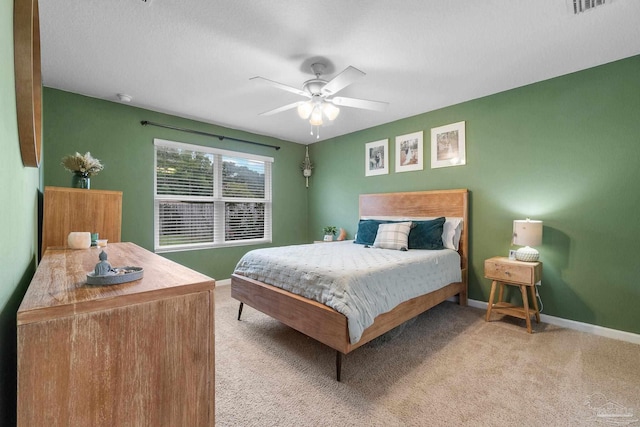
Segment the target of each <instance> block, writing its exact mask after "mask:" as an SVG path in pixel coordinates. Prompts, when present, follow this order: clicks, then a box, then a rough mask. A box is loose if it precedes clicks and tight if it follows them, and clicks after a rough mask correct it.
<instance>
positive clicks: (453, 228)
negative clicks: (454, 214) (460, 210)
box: [442, 218, 462, 251]
mask: <svg viewBox="0 0 640 427" xmlns="http://www.w3.org/2000/svg"><path fill="white" fill-rule="evenodd" d="M461 234H462V218H447V219H446V221H445V222H444V226H443V227H442V245H443V246H444V247H445V248H447V249H453V250H454V251H457V250H458V245H459V244H460V235H461Z"/></svg>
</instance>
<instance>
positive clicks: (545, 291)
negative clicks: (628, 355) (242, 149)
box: [309, 56, 640, 333]
mask: <svg viewBox="0 0 640 427" xmlns="http://www.w3.org/2000/svg"><path fill="white" fill-rule="evenodd" d="M424 96H428V94H424ZM463 120H464V121H466V147H467V150H466V155H467V164H466V165H465V166H458V167H448V168H441V169H431V168H430V164H431V156H430V140H431V138H430V129H431V128H432V127H438V126H442V125H446V124H449V123H455V122H458V121H463ZM421 130H422V131H424V141H425V158H424V165H425V168H424V170H422V171H416V172H403V173H394V170H395V137H396V136H398V135H403V134H407V133H411V132H416V131H421ZM385 138H389V151H390V160H389V164H390V174H389V175H382V176H372V177H365V175H364V164H365V162H364V156H365V144H366V143H367V142H371V141H377V140H380V139H385ZM310 157H311V160H312V161H313V162H314V164H315V169H314V179H313V185H312V188H311V191H310V192H309V230H310V237H311V238H319V237H320V235H321V229H322V226H324V225H327V224H333V225H336V226H339V227H344V228H345V229H347V230H348V231H349V233H350V236H353V233H354V232H355V231H356V228H357V218H358V206H357V203H358V202H357V201H358V194H360V193H376V192H388V191H415V190H429V189H441V188H442V189H446V188H468V189H469V190H470V200H471V202H470V205H471V209H470V216H471V219H470V221H471V224H470V229H469V230H470V256H471V271H470V280H469V296H470V298H473V299H477V300H481V301H487V300H488V294H489V287H490V282H489V280H487V279H484V278H483V262H484V260H485V259H486V258H489V257H492V256H496V255H502V256H506V255H507V253H508V250H509V249H511V248H512V247H511V246H510V243H511V242H510V240H511V228H512V221H513V220H514V219H525V218H526V217H530V218H532V219H539V220H543V221H544V236H543V244H542V246H541V247H540V248H538V249H539V250H540V254H541V261H543V263H544V273H543V281H542V287H541V288H540V295H541V298H542V301H543V303H544V311H543V313H546V314H549V315H552V316H558V317H562V318H566V319H571V320H577V321H581V322H586V323H591V324H596V325H600V326H605V327H609V328H614V329H619V330H623V331H630V332H634V333H640V310H638V308H637V305H638V302H640V286H638V277H639V276H640V263H639V262H638V260H637V256H638V237H639V236H640V221H638V220H637V218H636V215H637V212H639V211H640V168H639V167H638V159H640V56H636V57H632V58H628V59H625V60H622V61H618V62H614V63H611V64H607V65H604V66H600V67H596V68H592V69H589V70H586V71H582V72H578V73H574V74H570V75H566V76H562V77H559V78H555V79H552V80H547V81H544V82H541V83H537V84H533V85H530V86H526V87H522V88H518V89H514V90H510V91H507V92H502V93H498V94H495V95H492V96H488V97H485V98H481V99H476V100H473V101H469V102H466V103H462V104H458V105H454V106H451V107H448V108H443V109H441V110H437V111H433V112H429V113H426V114H421V115H418V116H414V117H410V118H407V119H404V120H400V121H397V122H393V123H390V124H387V125H383V126H379V127H375V128H371V129H367V130H364V131H361V132H356V133H353V134H350V135H346V136H343V137H340V138H335V139H332V140H328V141H324V142H321V143H318V144H314V145H312V146H311V148H310ZM514 249H515V248H514Z"/></svg>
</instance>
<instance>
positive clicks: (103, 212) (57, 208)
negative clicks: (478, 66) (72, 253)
mask: <svg viewBox="0 0 640 427" xmlns="http://www.w3.org/2000/svg"><path fill="white" fill-rule="evenodd" d="M121 221H122V191H107V190H86V189H80V188H64V187H45V188H44V212H43V218H42V254H44V251H45V250H46V249H47V248H48V247H50V246H55V247H61V246H66V245H67V236H68V235H69V233H70V232H72V231H88V232H90V233H98V234H99V235H100V238H101V239H108V240H109V243H116V242H119V241H120V232H121Z"/></svg>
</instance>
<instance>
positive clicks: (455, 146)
mask: <svg viewBox="0 0 640 427" xmlns="http://www.w3.org/2000/svg"><path fill="white" fill-rule="evenodd" d="M466 163H467V155H466V135H465V122H464V121H462V122H457V123H452V124H450V125H445V126H440V127H437V128H432V129H431V168H432V169H435V168H445V167H449V166H461V165H465V164H466Z"/></svg>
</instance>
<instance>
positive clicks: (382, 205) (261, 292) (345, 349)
mask: <svg viewBox="0 0 640 427" xmlns="http://www.w3.org/2000/svg"><path fill="white" fill-rule="evenodd" d="M379 216H395V217H408V218H410V217H440V216H448V217H461V218H463V225H462V234H461V237H460V245H459V249H458V252H459V253H460V259H461V268H462V281H461V282H458V283H450V284H448V285H447V286H445V287H443V288H441V289H438V290H436V291H434V292H431V293H428V294H425V295H422V296H419V297H416V298H413V299H411V300H408V301H405V302H404V303H402V304H400V305H398V306H397V307H395V308H394V309H393V310H391V311H389V312H387V313H383V314H381V315H379V316H378V317H376V318H375V321H374V323H373V325H371V326H369V327H368V328H367V329H365V331H364V333H363V334H362V338H361V339H360V341H358V342H357V343H355V344H351V343H350V341H349V331H348V326H347V318H346V317H345V316H344V315H343V314H341V313H339V312H337V311H335V310H334V309H332V308H330V307H328V306H326V305H323V304H321V303H319V302H316V301H313V300H310V299H307V298H304V297H301V296H299V295H295V294H292V293H290V292H287V291H285V290H282V289H280V288H277V287H275V286H271V285H267V284H265V283H262V282H259V281H257V280H253V279H249V278H247V277H244V276H240V275H237V274H233V275H232V276H231V297H233V298H235V299H237V300H239V301H240V308H239V311H238V320H240V316H241V314H242V307H243V304H247V305H249V306H251V307H253V308H255V309H256V310H258V311H261V312H263V313H265V314H267V315H269V316H271V317H273V318H274V319H277V320H279V321H280V322H282V323H284V324H286V325H288V326H290V327H292V328H293V329H296V330H297V331H299V332H302V333H303V334H305V335H307V336H309V337H311V338H314V339H316V340H317V341H320V342H321V343H323V344H326V345H328V346H329V347H331V348H333V349H335V350H336V379H337V380H338V381H340V374H341V369H342V356H343V355H345V354H347V353H349V352H351V351H353V350H355V349H356V348H358V347H360V346H362V345H363V344H366V343H367V342H369V341H371V340H372V339H374V338H377V337H379V336H380V335H382V334H384V333H385V332H388V331H390V330H391V329H393V328H395V327H396V326H398V325H400V324H402V323H404V322H406V321H407V320H409V319H412V318H413V317H415V316H417V315H419V314H420V313H422V312H424V311H426V310H428V309H430V308H431V307H434V306H436V305H438V304H440V303H441V302H443V301H445V300H446V299H448V298H450V297H453V296H455V295H458V296H459V303H460V305H467V280H468V265H469V264H468V247H469V246H468V245H469V239H468V236H469V222H468V191H467V190H466V189H459V190H438V191H419V192H407V193H380V194H362V195H360V217H361V218H363V217H379Z"/></svg>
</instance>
